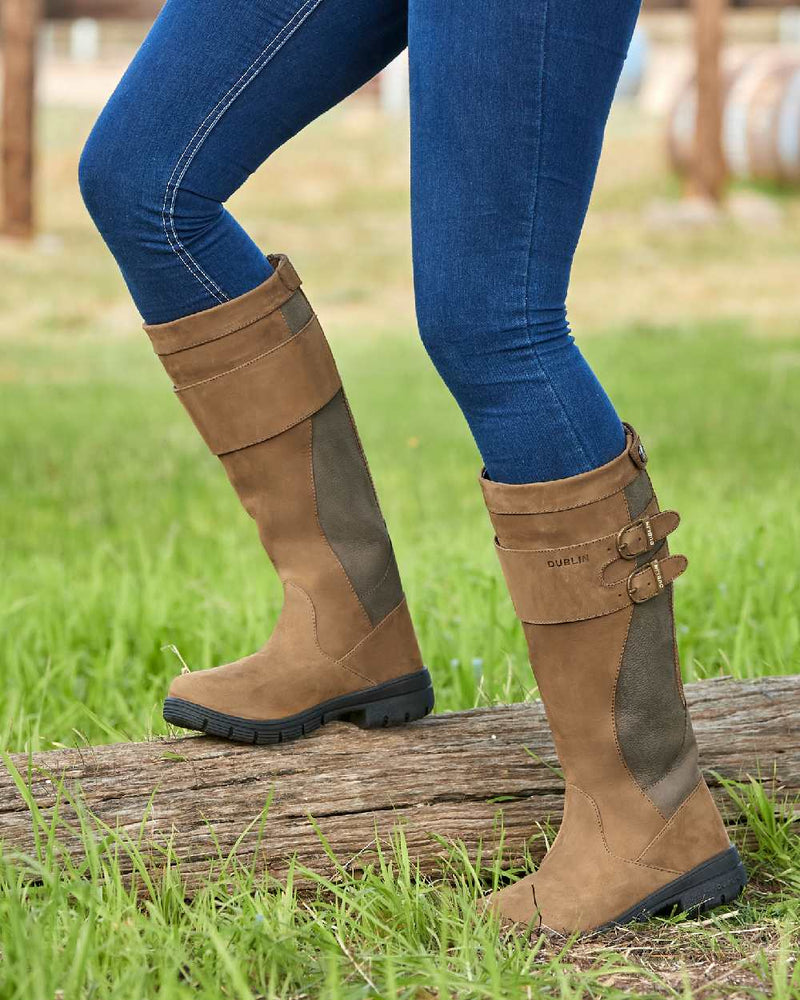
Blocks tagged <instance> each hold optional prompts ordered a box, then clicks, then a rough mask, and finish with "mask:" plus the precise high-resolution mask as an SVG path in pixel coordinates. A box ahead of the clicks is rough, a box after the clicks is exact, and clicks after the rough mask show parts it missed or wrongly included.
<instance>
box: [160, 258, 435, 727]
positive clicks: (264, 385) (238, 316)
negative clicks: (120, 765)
mask: <svg viewBox="0 0 800 1000" xmlns="http://www.w3.org/2000/svg"><path fill="white" fill-rule="evenodd" d="M270 262H271V264H272V266H273V267H274V268H275V273H274V274H272V275H271V276H270V277H269V278H268V279H267V281H265V282H264V283H263V284H262V285H260V286H259V287H258V288H255V289H253V291H251V292H248V293H247V294H246V295H242V296H240V297H239V298H237V299H234V300H232V301H231V302H226V303H225V304H223V305H220V306H217V307H215V308H213V309H209V310H207V311H206V312H202V313H197V314H196V315H194V316H187V317H185V318H183V319H179V320H176V321H175V322H173V323H164V324H161V325H159V326H149V327H145V329H146V330H147V333H148V334H149V336H150V339H151V340H152V342H153V346H154V348H155V350H156V353H157V354H158V356H159V357H160V359H161V361H162V363H163V365H164V367H165V368H166V370H167V372H168V374H169V376H170V377H171V379H172V381H173V382H174V384H175V391H176V393H177V395H178V398H179V399H180V400H181V402H182V403H183V405H184V406H185V407H186V409H187V411H188V412H189V415H190V417H191V418H192V420H193V421H194V423H195V425H196V427H197V429H198V430H199V431H200V434H201V435H202V436H203V438H204V439H205V441H206V443H207V444H208V446H209V448H210V449H211V450H212V452H214V454H215V455H218V456H219V457H220V459H221V460H222V464H223V466H224V467H225V471H226V472H227V474H228V478H229V479H230V481H231V483H232V484H233V487H234V489H235V490H236V492H237V493H238V495H239V499H240V500H241V502H242V504H243V506H244V507H245V509H246V510H247V512H248V513H249V514H250V516H251V517H252V518H253V519H254V520H255V522H256V524H257V525H258V530H259V534H260V536H261V541H262V543H263V545H264V548H265V549H266V550H267V553H268V554H269V556H270V559H271V560H272V562H273V564H274V565H275V568H276V569H277V571H278V575H279V576H280V578H281V580H282V581H283V585H284V606H283V610H282V611H281V614H280V618H279V620H278V623H277V626H276V628H275V631H274V632H273V634H272V637H271V638H270V640H269V642H267V644H266V645H265V646H264V647H263V648H262V649H260V650H259V651H258V652H256V653H253V654H252V655H251V656H246V657H245V658H244V659H241V660H237V661H236V662H235V663H229V664H227V665H226V666H222V667H216V668H214V669H212V670H200V671H197V672H190V673H185V674H182V675H180V676H178V677H176V678H175V680H174V681H173V683H172V686H171V688H170V690H169V697H168V698H167V699H166V701H165V703H164V718H165V719H166V720H167V721H168V722H171V723H174V724H175V725H177V726H183V727H185V728H187V729H197V730H202V731H203V732H206V733H213V734H215V735H217V736H224V737H227V738H228V739H232V740H242V741H246V742H252V743H274V742H280V741H281V740H286V739H290V738H292V737H295V736H300V735H302V734H305V733H308V732H311V731H312V730H313V729H316V728H317V727H318V726H320V725H323V724H324V723H326V722H329V721H331V720H334V719H343V720H347V721H350V722H355V723H356V724H358V725H360V726H364V727H372V726H385V725H390V724H395V723H403V722H408V721H410V720H412V719H419V718H421V717H422V716H424V715H426V714H427V713H428V712H430V711H431V709H432V708H433V688H432V687H431V679H430V676H429V674H428V671H427V670H426V669H425V668H424V667H423V665H422V661H421V659H420V653H419V647H418V646H417V640H416V636H415V635H414V628H413V626H412V624H411V619H410V617H409V614H408V608H407V606H406V602H405V598H404V596H403V588H402V585H401V583H400V576H399V574H398V571H397V564H396V562H395V558H394V554H393V552H392V544H391V541H390V540H389V535H388V533H387V530H386V525H385V524H384V521H383V517H382V516H381V512H380V508H379V506H378V501H377V498H376V496H375V490H374V487H373V485H372V480H371V478H370V474H369V471H368V469H367V464H366V460H365V458H364V453H363V451H362V449H361V444H360V442H359V439H358V436H357V434H356V430H355V426H354V424H353V419H352V416H351V414H350V409H349V407H348V405H347V400H346V398H345V395H344V392H343V390H342V385H341V381H340V379H339V373H338V372H337V370H336V365H335V363H334V360H333V357H332V355H331V352H330V348H329V347H328V343H327V341H326V339H325V335H324V334H323V332H322V329H321V327H320V325H319V322H318V320H317V318H316V316H315V315H314V313H313V311H312V309H311V307H310V306H309V304H308V300H307V299H306V297H305V295H304V294H303V293H302V292H301V291H300V279H299V278H298V276H297V274H296V272H295V270H294V268H293V267H292V265H291V264H290V263H289V261H288V259H287V258H286V257H284V256H275V257H271V258H270Z"/></svg>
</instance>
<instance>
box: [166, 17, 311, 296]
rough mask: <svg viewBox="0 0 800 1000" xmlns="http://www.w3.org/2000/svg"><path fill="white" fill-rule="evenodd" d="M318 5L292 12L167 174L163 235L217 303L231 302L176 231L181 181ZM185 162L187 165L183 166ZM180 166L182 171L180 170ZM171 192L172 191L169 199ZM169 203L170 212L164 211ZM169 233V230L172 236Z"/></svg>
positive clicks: (205, 120)
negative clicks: (216, 130)
mask: <svg viewBox="0 0 800 1000" xmlns="http://www.w3.org/2000/svg"><path fill="white" fill-rule="evenodd" d="M321 3H322V0H305V3H303V5H302V6H301V7H300V8H299V9H298V10H297V11H295V13H294V14H293V15H292V17H291V18H289V20H288V21H287V22H286V24H284V26H283V27H282V28H281V29H280V31H278V33H277V34H276V35H275V36H274V37H273V38H272V39H271V40H270V42H269V44H268V45H267V46H266V47H265V48H264V49H262V51H261V52H260V53H259V54H258V56H256V58H255V59H254V60H253V61H252V62H251V63H250V65H249V66H248V67H247V69H246V70H245V71H244V72H243V73H242V75H241V76H240V77H239V79H238V80H237V81H236V83H234V84H233V85H232V86H231V87H230V88H229V89H228V90H227V91H226V92H225V94H223V96H222V97H221V98H220V99H219V100H218V101H217V103H216V104H215V105H214V107H213V108H212V109H211V110H210V111H209V112H208V114H207V115H206V116H205V118H204V119H203V120H202V122H201V123H200V124H199V125H198V126H197V129H196V130H195V133H194V135H193V136H192V137H191V139H190V140H189V142H188V143H187V144H186V147H185V148H184V150H183V152H182V153H181V155H180V156H179V157H178V160H177V162H176V163H175V166H174V167H173V169H172V173H171V174H170V177H169V180H168V181H167V186H166V188H165V190H164V201H163V204H162V207H161V221H162V225H163V227H164V234H165V236H166V238H167V243H168V244H169V247H170V249H171V250H172V251H173V252H174V253H175V255H176V256H177V257H178V259H179V260H180V261H181V263H182V264H183V265H184V267H185V268H186V269H187V270H188V271H189V273H190V274H191V275H192V276H193V277H194V278H196V279H197V280H198V282H199V283H200V284H201V285H202V286H203V288H205V290H206V291H207V292H208V293H209V294H210V295H211V296H212V298H214V299H216V301H217V302H219V303H223V302H227V301H230V296H229V295H227V294H226V293H225V292H224V291H223V290H222V288H220V287H219V285H218V284H217V283H216V282H215V281H214V280H213V279H212V278H211V276H210V275H209V274H208V273H207V272H206V271H204V270H203V268H202V267H201V266H200V264H199V263H198V262H197V261H196V260H195V259H194V257H192V255H191V254H190V253H189V251H188V250H187V249H186V247H185V246H184V245H183V243H182V242H181V240H180V238H179V236H178V232H177V229H176V228H175V203H176V200H177V197H178V192H179V191H180V186H181V182H182V181H183V178H184V177H185V175H186V172H187V170H188V169H189V167H190V166H191V164H192V162H193V160H194V158H195V156H196V155H197V153H198V152H199V151H200V149H201V148H202V146H203V143H204V142H205V141H206V139H207V138H208V136H209V135H210V134H211V132H212V131H213V129H214V127H215V125H217V124H218V123H219V121H220V120H221V119H222V117H223V116H224V114H225V112H226V111H227V110H228V109H229V108H230V107H231V105H232V104H233V103H234V101H235V100H236V99H237V98H238V97H239V95H240V94H241V93H242V92H243V91H244V90H245V89H246V87H248V86H249V85H250V83H252V82H253V80H254V79H255V78H256V77H257V76H258V74H259V73H260V72H261V71H262V70H263V69H264V67H265V66H266V65H267V64H268V63H269V62H270V60H271V59H272V57H273V56H274V55H275V53H276V52H278V51H279V50H280V49H281V48H282V47H283V46H284V45H285V44H286V42H287V41H288V40H289V39H290V38H291V37H292V35H293V34H294V33H295V31H297V29H298V28H299V27H300V26H301V25H302V24H303V22H304V21H305V20H306V18H308V17H309V16H310V15H311V14H312V13H313V12H314V10H316V8H317V7H318V6H319V5H320V4H321ZM293 21H296V23H295V24H292V22H293ZM289 29H291V30H289ZM282 35H284V37H283V38H281V36H282ZM265 57H266V58H265ZM259 64H260V65H259ZM187 154H188V156H187ZM184 159H185V161H186V162H185V163H184ZM182 164H183V167H182V169H181V166H182ZM179 170H180V174H179V175H178V177H177V180H176V179H175V175H176V174H177V173H178V171H179ZM170 188H172V197H171V198H170ZM168 201H169V209H168V208H167V202H168ZM168 223H169V225H168ZM170 229H171V230H172V234H171V235H170Z"/></svg>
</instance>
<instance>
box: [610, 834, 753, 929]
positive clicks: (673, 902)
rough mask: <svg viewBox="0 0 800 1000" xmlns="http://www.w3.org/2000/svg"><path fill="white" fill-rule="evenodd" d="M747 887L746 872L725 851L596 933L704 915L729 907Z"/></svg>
mask: <svg viewBox="0 0 800 1000" xmlns="http://www.w3.org/2000/svg"><path fill="white" fill-rule="evenodd" d="M746 885H747V871H746V870H745V867H744V865H743V864H742V859H741V858H740V857H739V852H738V851H737V850H736V848H735V847H729V848H728V850H727V851H723V852H722V854H717V855H715V856H714V857H713V858H709V859H708V861H704V862H703V863H702V864H701V865H697V867H696V868H692V870H691V871H688V872H686V874H685V875H681V876H680V878H676V879H674V880H673V881H672V882H668V883H667V885H665V886H664V887H663V888H661V889H659V890H658V891H657V892H651V893H650V895H649V896H645V898H644V899H642V900H640V901H639V902H638V903H636V904H635V905H634V906H631V907H630V909H628V910H626V911H625V912H624V913H621V914H620V915H619V916H618V917H617V918H616V919H615V920H611V921H609V922H608V923H607V924H604V925H603V926H602V927H598V928H597V929H598V931H605V930H609V929H610V928H612V927H619V926H620V925H621V924H632V923H638V922H639V921H642V920H649V919H650V918H651V917H669V916H672V915H674V914H676V913H690V914H700V913H707V912H708V911H709V910H713V909H714V908H715V907H717V906H722V905H723V904H724V903H730V902H731V900H733V899H736V897H737V896H738V895H739V893H740V892H741V891H742V889H744V887H745V886H746Z"/></svg>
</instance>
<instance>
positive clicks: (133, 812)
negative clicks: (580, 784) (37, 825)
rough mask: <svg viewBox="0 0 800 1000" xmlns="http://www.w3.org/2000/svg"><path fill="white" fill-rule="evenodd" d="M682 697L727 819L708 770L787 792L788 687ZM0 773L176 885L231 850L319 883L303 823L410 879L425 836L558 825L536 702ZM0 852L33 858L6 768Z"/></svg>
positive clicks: (714, 684) (796, 691)
mask: <svg viewBox="0 0 800 1000" xmlns="http://www.w3.org/2000/svg"><path fill="white" fill-rule="evenodd" d="M687 697H688V700H689V703H690V705H691V707H692V711H693V716H694V721H695V729H696V732H697V738H698V742H699V744H700V747H701V764H702V765H703V768H704V770H705V771H706V773H707V775H708V777H709V782H710V784H711V785H712V788H713V789H714V793H715V795H716V797H717V799H718V801H719V802H720V804H721V806H722V808H723V811H724V813H725V814H726V819H727V821H728V822H730V823H735V822H736V821H737V816H736V815H734V814H733V813H732V812H731V805H730V802H729V800H728V798H727V796H726V795H725V794H724V793H723V792H722V791H721V790H720V789H719V788H718V787H717V782H716V781H715V779H714V778H713V777H712V776H711V775H710V774H709V772H711V771H716V772H719V773H721V774H722V775H724V776H726V777H734V778H741V777H744V776H746V775H757V776H758V775H760V776H761V777H762V778H763V779H765V781H766V782H767V784H768V785H769V787H770V790H772V791H774V792H777V794H778V795H779V796H780V795H783V794H788V795H791V796H796V795H797V794H798V793H800V676H789V677H767V678H761V679H759V680H757V681H750V682H739V681H736V682H734V681H729V680H719V681H705V682H702V683H699V684H690V685H687ZM11 761H12V764H13V766H14V767H16V768H17V770H18V771H19V772H20V773H21V774H22V775H24V776H27V782H28V784H29V787H30V790H31V792H32V795H33V798H34V800H35V802H36V804H37V806H38V808H39V809H40V810H41V811H42V815H43V816H44V817H45V818H47V817H48V816H49V815H50V810H52V808H53V805H54V803H55V802H56V799H57V797H59V795H60V796H61V797H62V801H61V802H60V803H59V815H60V816H61V817H62V822H64V823H65V824H68V823H72V824H74V819H75V811H74V809H73V808H72V807H71V806H69V805H68V803H67V802H65V801H64V800H63V798H64V795H65V794H66V796H67V797H68V798H70V799H72V800H73V801H75V802H80V803H83V806H85V807H86V808H88V810H89V811H90V812H91V814H93V815H94V816H95V817H97V818H98V819H99V820H100V821H101V823H102V824H106V825H107V826H109V827H111V828H114V829H117V830H121V831H125V832H126V833H127V834H129V835H130V836H131V837H133V838H134V839H135V838H136V837H137V836H138V835H139V831H140V828H141V830H142V831H143V834H142V836H143V842H144V844H145V845H146V846H147V848H148V849H149V851H150V855H151V857H153V858H154V859H157V858H158V856H159V846H160V847H161V848H163V845H165V844H166V843H168V842H170V841H171V843H172V849H173V851H174V854H175V856H177V858H179V859H180V863H181V871H182V873H183V877H184V879H185V881H186V884H187V887H188V888H189V889H191V887H192V886H195V885H197V884H198V883H199V882H200V881H201V880H202V879H203V878H204V876H206V875H207V874H208V873H209V872H210V871H213V870H215V869H218V868H219V864H220V857H221V856H222V857H225V856H227V855H228V854H230V853H231V852H234V853H235V856H236V858H237V859H238V860H239V861H241V862H242V863H244V864H247V865H254V867H255V869H256V870H259V871H261V870H264V869H265V868H266V869H268V870H269V871H270V872H272V873H274V874H276V875H280V874H281V873H282V872H283V871H285V869H286V865H287V862H288V860H289V858H290V857H291V856H292V855H296V857H297V859H298V860H299V861H300V862H301V863H302V864H304V865H307V866H309V867H311V868H313V869H315V870H317V871H329V870H330V869H331V865H330V862H329V861H328V860H327V858H326V856H325V854H324V852H323V851H322V850H321V847H320V843H319V840H318V836H317V833H316V831H315V829H314V824H313V823H312V822H311V820H310V818H309V817H311V816H313V817H314V820H315V821H316V823H317V824H318V825H319V828H320V830H321V831H322V832H323V833H324V835H325V836H326V838H327V839H328V841H329V843H330V845H331V847H332V849H333V851H334V853H335V854H336V856H337V857H338V859H339V861H340V862H342V863H347V864H350V865H353V866H358V865H360V864H361V863H363V861H364V860H365V859H368V858H369V857H370V853H371V850H370V849H371V847H372V845H374V842H375V837H376V835H377V836H378V837H380V838H381V839H384V838H386V837H387V836H388V835H389V834H390V832H391V831H392V830H393V829H394V828H395V827H396V826H397V825H398V824H400V825H402V827H403V828H404V830H405V835H406V838H407V841H408V844H409V847H410V849H411V852H412V854H413V855H414V856H415V857H417V858H418V859H419V861H420V863H421V866H422V868H423V869H424V870H426V871H431V870H433V869H434V868H435V867H436V865H437V863H438V861H439V859H440V858H441V857H442V856H443V854H445V853H446V848H445V847H444V846H443V845H442V844H441V843H440V842H439V840H438V838H445V840H455V839H458V840H461V841H463V842H464V843H465V844H466V846H467V847H468V849H469V851H470V853H472V854H474V852H475V850H476V848H477V846H478V844H479V842H481V841H482V842H483V844H484V850H485V851H487V852H488V853H491V851H493V850H494V849H496V848H497V845H498V836H499V825H498V819H499V817H500V816H502V821H503V826H504V831H505V847H504V851H505V854H506V857H507V858H508V859H509V860H513V859H514V858H518V857H520V855H521V853H522V851H523V848H524V846H525V843H526V840H528V838H530V837H531V835H532V834H533V833H535V832H536V830H537V824H540V823H544V822H547V821H549V822H552V823H553V824H555V825H557V824H558V822H559V820H560V816H561V807H562V801H563V786H562V781H561V780H560V778H559V776H558V773H557V767H558V764H557V760H556V758H555V756H554V752H553V746H552V742H551V739H550V735H549V731H548V729H547V725H546V722H545V719H544V713H543V709H542V706H541V704H539V703H536V702H534V703H527V704H520V705H504V706H500V707H496V708H482V709H475V710H472V711H468V712H456V713H445V714H442V715H435V716H432V717H430V718H428V719H425V720H423V721H421V722H418V723H415V724H413V725H411V726H409V727H406V728H402V729H390V730H381V731H363V730H360V729H356V728H355V727H352V726H348V725H345V724H342V723H336V724H333V725H331V726H329V727H326V728H325V729H323V730H320V731H318V732H317V733H315V734H314V735H313V736H310V737H307V738H306V739H302V740H299V741H296V742H294V743H291V744H287V745H279V746H275V747H251V746H243V745H237V744H231V743H226V742H222V741H219V740H215V739H211V738H209V737H205V736H197V737H194V736H190V737H185V738H180V739H158V740H152V741H149V742H145V743H127V744H116V745H113V746H98V747H86V748H82V749H74V750H58V751H51V752H49V753H39V754H34V755H32V756H31V757H30V758H29V757H28V756H26V755H24V754H17V755H14V756H13V757H12V758H11ZM60 786H62V787H61V788H60ZM59 788H60V790H59ZM268 800H271V804H270V806H269V812H268V816H267V818H266V821H265V823H264V825H263V830H262V831H261V834H260V840H259V832H258V830H257V828H256V827H254V828H253V829H251V830H250V831H249V832H247V833H245V831H246V830H247V827H248V825H249V824H251V823H253V822H254V821H257V820H258V818H259V816H260V815H261V814H262V810H263V809H264V806H265V804H266V803H267V802H268ZM82 808H83V807H82ZM256 826H257V824H256ZM243 833H244V836H242V835H243ZM60 836H63V837H64V838H65V839H64V846H65V847H66V849H67V850H69V851H70V852H72V853H74V854H75V855H77V856H80V854H81V851H82V847H81V842H80V839H79V838H78V837H77V836H75V835H74V833H72V834H70V833H67V832H66V830H62V833H61V834H60ZM238 838H241V841H240V842H239V843H238V846H236V845H237V839H238ZM0 841H1V842H2V843H3V845H4V850H5V851H6V852H8V851H9V850H11V851H13V850H22V851H25V852H31V851H32V850H33V837H32V823H31V818H30V814H29V812H28V808H27V806H26V805H25V802H24V800H23V798H22V797H21V795H20V793H19V792H18V790H17V788H16V786H15V784H14V781H13V778H12V775H11V773H10V771H8V770H6V769H0ZM537 849H540V848H539V845H538V844H537V845H534V850H533V853H534V855H535V854H536V853H537ZM161 853H162V854H163V851H162V852H161ZM153 863H154V864H157V863H158V862H157V860H154V862H153Z"/></svg>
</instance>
